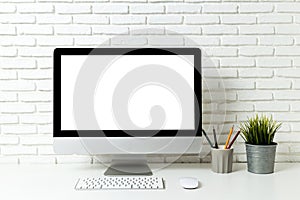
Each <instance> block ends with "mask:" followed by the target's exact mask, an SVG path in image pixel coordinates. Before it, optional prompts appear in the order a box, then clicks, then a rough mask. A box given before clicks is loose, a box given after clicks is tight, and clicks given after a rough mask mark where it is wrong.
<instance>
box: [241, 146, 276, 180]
mask: <svg viewBox="0 0 300 200" xmlns="http://www.w3.org/2000/svg"><path fill="white" fill-rule="evenodd" d="M276 147H277V143H273V144H271V145H252V144H247V143H246V152H247V165H248V171H249V172H252V173H255V174H270V173H273V172H274V163H275V154H276Z"/></svg>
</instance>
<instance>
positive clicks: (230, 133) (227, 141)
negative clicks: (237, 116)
mask: <svg viewBox="0 0 300 200" xmlns="http://www.w3.org/2000/svg"><path fill="white" fill-rule="evenodd" d="M233 127H234V126H232V127H231V129H230V131H229V134H228V137H227V140H226V143H225V146H224V149H227V145H228V143H229V140H230V137H231V135H232V132H233Z"/></svg>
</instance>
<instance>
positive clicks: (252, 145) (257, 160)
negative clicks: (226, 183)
mask: <svg viewBox="0 0 300 200" xmlns="http://www.w3.org/2000/svg"><path fill="white" fill-rule="evenodd" d="M281 124H282V123H278V122H276V121H274V120H273V118H272V116H271V117H267V116H265V115H261V117H259V116H258V114H256V115H255V116H254V117H252V118H248V120H247V121H246V122H243V123H241V125H240V129H241V133H242V134H241V136H242V138H243V139H244V140H245V144H246V153H247V166H248V171H249V172H252V173H256V174H270V173H273V172H274V163H275V154H276V147H277V143H275V142H273V139H274V136H275V133H276V132H277V130H278V129H279V128H280V127H281Z"/></svg>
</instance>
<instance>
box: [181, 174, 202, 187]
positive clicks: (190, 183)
mask: <svg viewBox="0 0 300 200" xmlns="http://www.w3.org/2000/svg"><path fill="white" fill-rule="evenodd" d="M179 182H180V185H181V186H182V187H183V188H184V189H196V188H197V187H198V186H199V182H198V179H196V178H193V177H183V178H180V179H179Z"/></svg>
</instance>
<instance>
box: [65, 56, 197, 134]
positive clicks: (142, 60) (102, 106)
mask: <svg viewBox="0 0 300 200" xmlns="http://www.w3.org/2000/svg"><path fill="white" fill-rule="evenodd" d="M91 56H92V57H93V60H95V62H93V63H91V64H90V65H91V66H86V60H87V59H89V58H90V57H91ZM107 59H111V60H113V61H112V62H110V65H108V66H102V65H101V63H102V61H103V60H107ZM193 63H194V57H193V56H192V55H184V56H177V55H124V56H119V57H118V58H117V59H116V58H115V56H113V55H63V56H61V129H62V130H98V129H102V130H127V129H131V128H129V127H120V124H118V122H117V121H116V119H115V117H114V114H113V112H112V111H113V109H112V98H113V93H114V91H115V88H116V86H117V84H118V83H119V81H120V80H121V79H122V77H124V76H126V74H128V73H130V72H132V71H133V70H135V69H137V68H139V67H141V66H146V65H147V66H148V65H160V66H164V67H167V68H168V69H170V70H173V71H175V72H177V73H178V74H179V75H180V76H181V77H182V78H184V80H185V81H186V82H187V83H188V85H189V86H190V88H191V91H193V90H194V68H193ZM93 65H94V66H93ZM83 66H85V67H91V69H92V68H93V67H98V66H99V67H100V66H101V67H102V68H103V70H102V73H101V75H100V76H99V79H98V82H97V86H96V90H95V91H94V105H93V106H94V113H95V116H96V120H97V123H98V124H97V126H91V125H90V124H89V123H88V121H89V120H88V119H89V118H90V117H92V116H80V117H82V121H83V122H84V121H86V123H80V124H81V125H80V127H78V124H77V123H76V122H75V118H74V114H73V113H74V112H73V109H74V101H73V98H74V88H75V84H76V80H77V77H78V76H79V75H80V70H81V69H82V67H83ZM90 73H93V70H90ZM145 76H146V75H145ZM165 78H166V79H168V76H167V75H166V77H165ZM185 98H186V100H187V101H188V102H190V105H192V106H190V107H189V108H188V109H189V110H188V111H187V112H188V113H190V114H189V115H188V116H189V117H190V118H189V119H188V120H186V121H188V123H185V124H182V123H181V121H182V108H181V105H180V99H178V97H177V96H176V93H174V91H170V90H168V86H165V87H162V85H160V84H158V83H148V84H145V85H142V86H139V87H136V88H133V89H132V95H131V97H130V99H120V101H127V102H128V104H127V105H128V109H127V110H128V114H129V116H130V119H131V121H132V122H133V123H134V124H135V125H136V126H137V127H139V128H138V129H137V130H143V129H147V128H146V127H147V126H149V124H151V118H150V110H151V107H152V106H155V105H159V106H161V107H162V108H163V109H164V111H165V114H166V121H165V123H164V125H163V127H155V129H175V130H176V129H188V130H190V129H192V130H193V129H194V128H195V127H194V126H195V122H194V121H195V119H194V93H193V92H190V93H188V94H187V95H186V97H185ZM100 111H101V112H100ZM115 114H117V113H115ZM76 119H77V120H78V117H77V118H76ZM79 120H81V118H79ZM82 124H83V125H82Z"/></svg>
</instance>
